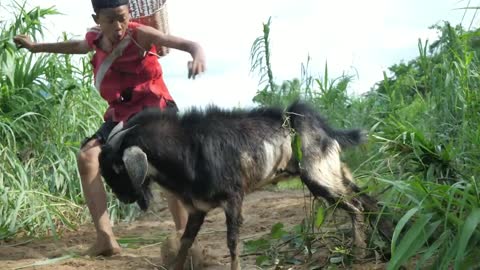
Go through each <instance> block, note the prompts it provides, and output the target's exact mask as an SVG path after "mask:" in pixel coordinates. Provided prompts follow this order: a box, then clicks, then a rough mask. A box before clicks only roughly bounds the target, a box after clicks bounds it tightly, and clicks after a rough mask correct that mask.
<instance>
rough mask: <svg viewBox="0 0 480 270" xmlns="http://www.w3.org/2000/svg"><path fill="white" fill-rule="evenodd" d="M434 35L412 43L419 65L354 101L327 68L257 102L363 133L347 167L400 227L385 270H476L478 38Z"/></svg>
mask: <svg viewBox="0 0 480 270" xmlns="http://www.w3.org/2000/svg"><path fill="white" fill-rule="evenodd" d="M436 29H437V30H438V32H439V38H438V40H436V41H434V42H433V43H432V44H431V45H429V44H428V42H427V41H421V40H419V42H418V52H419V55H418V57H417V58H415V59H413V60H411V61H409V62H408V63H399V64H395V65H393V66H391V67H390V72H389V74H387V73H385V74H384V80H383V81H381V82H379V83H378V84H377V85H376V86H375V87H374V88H373V90H371V91H370V92H368V93H366V94H365V95H363V96H361V97H350V96H348V95H347V94H346V89H347V87H348V84H349V82H350V81H351V77H349V76H345V75H343V76H341V77H338V78H335V79H330V78H329V76H328V67H327V65H325V72H324V76H323V78H318V79H316V78H313V79H309V80H303V82H305V81H307V82H309V84H308V85H305V84H304V83H303V82H298V80H297V79H293V80H291V81H286V82H284V83H283V84H282V85H284V86H285V87H286V88H287V89H282V88H281V87H277V88H275V89H274V91H266V90H265V88H263V89H262V87H261V89H262V90H259V92H258V95H257V97H261V98H256V99H255V101H256V102H258V103H260V104H263V105H271V104H286V103H288V102H290V101H291V99H292V97H293V98H302V99H306V100H309V101H310V102H312V103H313V104H314V105H316V106H317V108H318V109H319V110H320V111H321V112H322V114H324V115H326V116H327V117H328V118H329V119H330V121H331V122H333V124H334V125H336V126H337V127H351V126H357V127H359V126H360V127H363V128H366V129H368V130H369V131H370V134H369V135H370V136H369V138H370V139H369V141H368V142H367V144H366V145H365V146H363V148H362V149H361V150H356V151H353V152H352V151H350V152H348V153H347V155H345V159H346V160H347V161H348V163H349V164H350V165H351V166H352V167H353V168H354V169H355V175H356V178H357V179H358V181H359V182H360V183H362V184H363V185H364V187H365V188H366V189H367V190H368V191H369V192H370V193H373V195H374V196H376V197H377V198H379V199H380V200H381V204H382V205H384V209H385V213H386V214H388V215H389V216H388V217H389V218H391V219H392V220H393V221H394V222H395V224H397V225H396V228H395V234H394V237H393V239H392V242H391V244H390V250H391V254H392V257H391V260H390V262H389V264H388V269H399V268H400V267H401V266H402V265H410V267H409V268H412V265H413V266H414V267H416V268H417V269H425V268H431V269H450V268H455V269H466V268H472V267H473V268H475V267H480V265H479V263H478V260H477V259H476V258H478V255H480V254H479V253H480V251H479V250H478V248H477V247H478V244H479V242H480V229H479V226H478V224H479V222H480V187H479V183H478V179H479V177H480V169H479V168H480V167H479V166H478V164H477V163H478V160H480V159H479V158H480V128H479V125H478V123H480V113H479V112H480V99H479V98H480V96H479V90H478V89H479V86H480V76H479V74H480V72H479V67H480V59H479V58H478V52H479V50H478V49H479V47H478V42H477V40H478V33H477V32H475V31H465V30H463V29H462V28H461V27H460V26H457V27H453V26H451V25H450V24H449V23H445V24H443V25H437V26H436ZM257 45H258V44H254V46H257ZM252 51H253V50H252ZM265 51H266V50H264V52H265ZM258 57H259V56H257V58H258ZM257 62H258V61H257ZM312 82H313V83H312ZM372 244H373V245H374V243H373V242H372Z"/></svg>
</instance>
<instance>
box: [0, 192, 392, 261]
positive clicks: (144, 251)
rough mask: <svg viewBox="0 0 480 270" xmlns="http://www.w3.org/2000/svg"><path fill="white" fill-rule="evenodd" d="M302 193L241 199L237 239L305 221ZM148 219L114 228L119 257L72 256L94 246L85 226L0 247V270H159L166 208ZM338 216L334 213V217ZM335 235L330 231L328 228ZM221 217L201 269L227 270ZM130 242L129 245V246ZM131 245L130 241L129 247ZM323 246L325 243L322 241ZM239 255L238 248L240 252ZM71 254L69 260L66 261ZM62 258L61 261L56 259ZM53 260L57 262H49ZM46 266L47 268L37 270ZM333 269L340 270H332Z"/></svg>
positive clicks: (212, 224) (321, 255) (214, 222)
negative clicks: (206, 262)
mask: <svg viewBox="0 0 480 270" xmlns="http://www.w3.org/2000/svg"><path fill="white" fill-rule="evenodd" d="M308 200H309V199H308V198H306V199H305V197H304V194H303V192H302V191H275V192H273V191H258V192H255V193H253V194H250V195H248V196H247V197H246V200H245V203H244V208H243V213H244V214H243V215H244V218H245V220H244V225H243V227H242V230H241V234H240V235H241V239H242V240H246V239H252V240H253V239H257V238H258V237H260V236H262V235H264V234H268V233H269V232H270V229H271V228H272V225H274V224H275V223H277V222H282V223H283V224H284V226H285V228H290V227H293V226H295V225H297V224H299V223H300V222H301V221H302V219H303V218H304V216H305V211H304V208H305V201H308ZM155 208H156V209H155V211H154V213H153V212H152V211H149V212H147V213H146V214H144V215H143V216H142V217H140V219H138V220H137V221H135V222H132V223H130V224H123V223H122V224H118V225H116V226H115V227H114V231H115V234H116V236H117V237H119V238H120V239H122V240H123V241H122V243H123V244H122V245H123V246H124V247H123V251H122V254H121V255H116V256H113V257H111V258H89V257H86V256H78V255H74V254H79V253H80V252H82V251H84V250H86V249H87V248H88V247H89V245H90V244H91V243H93V241H94V239H95V238H94V237H95V235H94V231H93V227H92V226H91V225H85V226H82V227H80V228H79V229H78V230H77V231H73V232H67V233H65V234H64V235H62V237H61V239H59V240H55V239H53V238H46V239H35V240H32V239H30V240H29V239H27V240H15V241H11V242H9V243H1V242H0V244H1V245H0V269H18V268H23V267H25V268H26V269H60V270H67V269H119V270H123V269H163V268H162V267H161V265H162V259H161V256H160V253H161V252H160V249H161V248H160V247H161V242H162V241H163V240H164V239H165V237H166V236H167V234H168V232H172V231H173V229H174V224H173V222H172V221H171V218H170V214H169V212H168V210H166V203H165V202H164V201H163V200H159V202H158V203H156V207H155ZM337 212H338V211H337ZM334 229H335V228H334ZM225 234H226V230H225V217H224V215H223V213H222V212H221V211H220V210H218V209H217V210H215V211H213V212H211V213H210V214H209V215H208V216H207V219H206V222H205V224H204V226H203V227H202V230H201V231H200V235H199V241H200V244H201V245H202V246H203V247H204V248H205V249H206V250H208V256H209V257H212V256H213V257H214V258H215V259H214V260H213V261H216V263H215V264H214V265H212V266H209V267H208V268H207V269H209V270H210V269H211V270H214V269H229V267H228V262H229V257H228V249H227V246H226V240H225ZM129 240H130V241H129ZM133 240H135V241H133ZM327 241H328V240H327ZM323 247H324V248H323V250H319V251H318V252H316V258H315V262H314V263H313V264H310V266H309V267H306V266H298V267H295V268H281V269H315V268H317V269H319V268H318V267H313V266H315V265H317V266H320V265H326V264H327V262H329V255H330V254H331V252H329V249H328V248H326V247H325V245H323ZM240 250H241V251H243V247H240ZM72 254H73V256H72ZM59 256H60V257H59ZM62 256H64V257H62ZM48 258H57V260H58V261H51V260H50V261H49V260H48ZM255 258H256V256H255V255H250V256H242V267H243V269H259V268H257V267H256V266H255ZM42 262H48V263H49V264H48V265H44V266H41V265H38V264H39V263H40V264H41V263H42ZM35 263H37V266H31V265H32V264H35ZM336 266H337V268H344V267H342V266H341V265H336ZM348 268H349V269H352V268H353V269H383V268H384V265H383V264H381V263H380V264H377V263H373V262H371V263H362V264H356V265H355V264H354V265H350V266H349V267H348Z"/></svg>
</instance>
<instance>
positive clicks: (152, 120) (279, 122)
mask: <svg viewBox="0 0 480 270" xmlns="http://www.w3.org/2000/svg"><path fill="white" fill-rule="evenodd" d="M115 132H116V131H113V132H112V135H111V137H110V138H109V140H108V142H107V144H106V145H104V146H103V147H102V152H101V154H100V167H101V172H102V175H103V177H104V178H105V181H106V182H107V184H108V185H109V186H110V187H111V188H112V190H113V192H114V193H115V194H116V196H117V197H118V198H119V199H120V200H121V201H122V202H125V203H133V202H137V203H138V204H139V206H140V207H141V208H142V209H143V210H145V209H147V208H148V204H149V200H150V197H151V195H150V187H149V186H150V183H151V182H152V181H155V182H157V183H158V184H160V185H161V186H162V187H163V188H165V189H167V190H168V191H170V192H171V193H173V194H174V195H176V196H177V197H178V198H179V199H181V200H182V201H183V202H184V204H185V205H186V207H187V210H188V212H189V217H188V222H187V227H186V229H185V232H184V234H183V236H182V240H181V247H180V251H179V253H178V255H177V257H176V259H175V269H182V267H183V264H184V261H185V259H186V256H187V252H188V249H189V248H190V246H191V245H192V243H193V241H194V239H195V237H196V235H197V233H198V231H199V230H200V227H201V225H202V223H203V221H204V218H205V215H206V214H207V212H208V211H210V210H211V209H213V208H216V207H222V208H223V209H224V211H225V216H226V223H227V244H228V248H229V250H230V256H231V269H240V264H239V257H238V255H239V254H238V250H237V242H238V237H239V235H238V234H239V227H240V225H241V223H242V214H241V213H242V202H243V198H244V195H245V194H246V193H248V192H250V191H254V190H256V189H258V188H259V187H261V186H263V185H266V184H269V183H272V182H278V181H279V180H281V179H284V178H286V177H287V176H288V177H291V176H293V175H299V176H300V178H301V180H302V181H303V182H304V183H305V185H306V186H307V187H308V188H309V190H310V191H311V192H312V193H313V195H314V196H316V197H324V198H326V199H327V200H328V201H330V202H332V203H334V202H338V203H339V206H340V207H342V208H343V209H345V210H347V211H348V212H349V214H350V215H351V216H352V223H353V228H354V243H355V245H356V246H357V247H359V248H361V249H363V248H365V247H366V234H365V229H366V228H365V218H364V211H368V212H372V213H375V212H377V211H378V209H377V205H376V201H375V200H374V199H372V198H370V197H369V196H368V195H366V194H357V193H359V192H360V190H359V188H358V187H357V186H356V185H355V184H354V183H353V181H352V176H351V174H350V173H349V171H348V169H347V168H346V166H345V165H343V164H342V163H341V161H340V151H341V148H343V147H348V146H353V145H357V144H359V143H360V142H361V141H362V140H363V138H364V134H363V133H362V132H361V131H360V130H348V131H343V130H342V131H340V130H334V129H332V128H330V127H329V126H328V125H327V123H326V122H325V121H324V120H323V119H322V117H321V116H320V115H319V114H318V113H317V112H316V111H315V110H313V109H312V108H311V107H309V106H308V105H306V104H303V103H299V102H296V103H294V104H293V105H291V106H290V107H289V108H288V109H287V111H286V112H283V111H282V110H280V109H276V108H260V109H254V110H251V111H243V110H234V111H224V110H221V109H218V108H215V107H212V108H209V109H207V110H206V111H200V110H195V109H194V110H192V111H190V112H188V113H186V114H184V115H183V116H182V117H179V116H177V115H176V114H174V113H169V112H160V111H158V110H146V111H143V112H141V113H139V114H138V115H136V116H135V117H133V118H132V119H131V120H130V121H128V123H127V124H126V126H125V127H123V130H121V131H120V132H117V133H115ZM293 134H296V135H298V136H299V138H300V142H301V152H302V158H301V160H297V159H296V158H295V155H294V154H292V138H293ZM387 225H388V224H386V223H385V226H383V228H386V230H387V232H386V233H387V234H390V231H389V228H388V226H387ZM380 227H381V228H382V226H380Z"/></svg>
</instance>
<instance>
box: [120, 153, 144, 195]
mask: <svg viewBox="0 0 480 270" xmlns="http://www.w3.org/2000/svg"><path fill="white" fill-rule="evenodd" d="M122 160H123V164H124V165H125V168H126V169H127V172H128V176H130V179H131V180H132V183H133V184H134V186H135V187H140V186H141V185H142V184H143V182H144V181H145V177H146V176H147V171H148V160H147V154H145V153H144V152H143V151H142V149H140V147H138V146H132V147H129V148H127V149H125V151H124V152H123V157H122Z"/></svg>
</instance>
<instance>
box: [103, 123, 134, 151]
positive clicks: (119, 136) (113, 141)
mask: <svg viewBox="0 0 480 270" xmlns="http://www.w3.org/2000/svg"><path fill="white" fill-rule="evenodd" d="M121 123H122V122H121ZM119 125H120V123H119V124H118V125H117V126H115V128H117V127H118V126H119ZM122 127H123V123H122V126H120V128H122ZM134 127H136V125H135V126H132V127H129V128H127V129H122V130H120V131H117V132H115V133H114V134H111V136H109V138H108V140H107V144H108V145H110V146H111V147H112V148H113V149H114V150H117V149H118V147H120V144H121V143H122V141H123V138H124V137H125V135H127V133H128V132H129V131H130V130H131V129H133V128H134ZM115 128H114V129H115ZM112 133H113V130H112Z"/></svg>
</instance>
